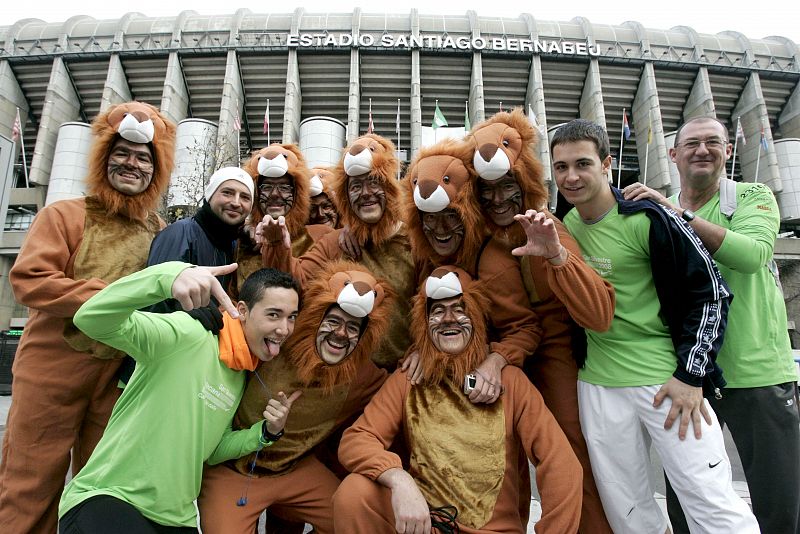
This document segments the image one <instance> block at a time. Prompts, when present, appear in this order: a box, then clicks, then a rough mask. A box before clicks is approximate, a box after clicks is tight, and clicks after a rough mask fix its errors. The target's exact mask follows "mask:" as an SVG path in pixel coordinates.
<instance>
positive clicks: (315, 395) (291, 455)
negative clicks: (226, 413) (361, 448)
mask: <svg viewBox="0 0 800 534" xmlns="http://www.w3.org/2000/svg"><path fill="white" fill-rule="evenodd" d="M394 298H395V294H394V291H393V290H392V289H391V287H390V286H389V285H388V284H387V283H386V282H385V281H383V280H379V279H375V278H374V277H373V276H372V275H371V274H370V273H369V272H368V271H367V270H365V269H364V268H363V267H360V266H358V265H356V264H354V263H349V262H336V263H333V264H331V265H329V266H328V268H327V269H325V271H324V272H322V273H320V276H319V277H318V278H317V279H316V280H314V282H312V283H311V284H310V285H309V286H308V287H307V288H306V290H305V296H304V299H303V308H302V311H301V312H300V315H299V316H298V319H297V323H296V324H295V334H294V335H292V336H291V337H290V338H289V339H288V340H287V342H286V344H285V346H284V347H283V349H282V350H281V354H280V356H279V357H278V358H275V359H274V360H272V361H269V362H265V363H263V364H261V365H260V366H259V368H258V369H256V371H255V374H254V375H252V376H251V377H250V379H249V381H248V384H247V387H246V389H245V393H244V396H243V397H242V401H241V403H240V404H239V409H238V411H237V412H236V417H235V419H234V426H235V427H236V428H249V427H250V426H251V425H253V424H254V423H256V422H258V421H259V420H261V419H263V416H262V415H261V414H262V412H263V410H264V406H265V405H266V403H267V401H268V400H269V398H270V396H274V395H275V394H276V393H277V392H278V391H284V392H286V394H287V395H288V394H290V393H291V392H293V391H296V390H302V391H303V394H302V396H301V397H300V398H299V399H298V401H297V402H296V403H295V404H294V405H293V407H292V411H291V415H290V416H289V419H288V420H287V422H286V427H285V429H284V435H283V437H282V438H281V439H280V440H278V441H277V442H275V443H274V444H273V445H271V446H270V447H269V449H267V450H265V451H263V452H261V453H259V454H251V455H249V456H246V457H243V458H240V459H238V460H235V461H232V462H229V463H228V464H227V465H225V466H218V467H214V468H210V469H207V471H206V474H205V476H204V481H203V489H202V491H201V494H200V498H199V506H200V510H201V517H202V518H203V530H204V532H208V533H209V534H213V533H214V532H222V531H224V532H241V533H242V534H249V533H252V532H254V530H255V526H256V522H257V520H258V516H259V515H260V513H261V511H262V510H264V509H265V508H267V507H275V508H279V509H280V511H281V517H285V518H286V519H292V520H296V521H297V520H299V521H301V522H306V521H307V522H309V523H312V524H313V525H314V527H315V529H316V530H315V531H316V532H321V533H323V534H324V533H325V532H332V509H331V504H330V501H331V496H332V495H333V492H334V491H335V489H336V487H337V486H338V483H339V480H338V478H336V476H335V475H334V473H333V472H332V471H331V470H330V469H329V468H328V467H326V466H324V465H323V464H322V463H321V462H320V461H319V460H318V459H317V458H316V457H315V455H314V454H313V452H314V449H315V448H317V447H318V446H320V445H321V444H323V442H325V441H326V440H327V439H328V438H329V437H330V436H331V435H332V434H334V433H335V432H336V431H337V430H338V429H339V428H340V427H342V426H343V425H345V423H347V422H350V421H352V419H353V418H354V417H355V416H357V415H358V414H359V413H360V412H361V410H362V409H363V408H364V406H365V405H366V403H367V402H368V401H369V399H370V398H371V397H372V395H374V393H375V392H376V391H377V390H378V388H379V387H380V385H381V384H382V383H383V382H384V380H385V379H386V371H384V370H381V369H378V368H377V367H376V366H375V365H374V364H373V363H372V362H371V361H370V355H371V353H372V351H373V350H374V349H375V347H376V346H377V345H378V344H379V343H380V340H381V338H382V337H383V336H384V335H385V333H386V331H387V328H388V327H389V318H390V312H391V309H392V301H393V300H394ZM333 305H338V306H339V307H340V308H341V309H342V310H344V311H347V312H348V313H350V314H351V315H353V316H355V317H364V318H365V319H364V323H363V324H362V327H361V335H360V338H359V340H358V343H357V345H356V346H355V348H354V349H353V352H352V353H351V354H350V355H349V356H347V357H346V358H345V359H344V360H343V361H341V362H339V363H338V364H336V365H329V364H327V363H325V362H323V360H322V359H321V358H320V356H319V354H318V353H317V348H316V333H317V330H318V328H319V326H320V323H321V322H322V319H323V318H324V317H325V314H326V313H327V311H328V310H329V309H330V308H331V306H333ZM253 476H254V477H255V478H250V479H248V477H253ZM245 486H246V487H247V488H248V490H247V495H246V500H247V501H249V502H247V504H246V505H243V506H241V507H238V508H237V507H235V506H234V503H235V502H236V501H237V499H239V498H240V496H241V495H242V491H243V488H244V487H245ZM301 497H302V498H301Z"/></svg>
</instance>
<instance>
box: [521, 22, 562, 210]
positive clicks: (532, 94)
mask: <svg viewBox="0 0 800 534" xmlns="http://www.w3.org/2000/svg"><path fill="white" fill-rule="evenodd" d="M522 18H523V19H524V20H525V23H526V24H527V26H528V33H530V38H531V41H536V40H537V39H538V38H539V29H538V27H537V26H536V19H534V18H533V17H532V16H531V15H530V14H528V13H525V14H523V15H522ZM530 110H533V113H534V114H535V115H536V122H537V124H538V125H539V144H538V145H537V151H538V154H539V159H540V160H541V162H542V167H543V171H544V181H545V182H546V183H549V184H550V197H551V205H552V204H553V203H554V202H555V197H556V189H555V182H554V181H553V174H552V169H551V160H550V144H549V143H548V141H547V135H545V134H546V132H547V109H546V108H545V103H544V83H543V82H542V59H541V57H540V56H539V55H534V56H532V57H531V70H530V73H528V89H527V90H526V92H525V113H530Z"/></svg>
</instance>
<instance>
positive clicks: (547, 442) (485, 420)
mask: <svg viewBox="0 0 800 534" xmlns="http://www.w3.org/2000/svg"><path fill="white" fill-rule="evenodd" d="M459 296H460V297H461V298H462V299H463V305H464V313H465V314H466V315H467V316H468V317H469V319H470V321H471V326H472V329H473V331H472V336H471V339H470V340H469V342H468V343H466V346H465V348H464V349H463V350H462V352H460V353H459V354H449V353H444V352H441V351H440V350H439V349H438V348H436V347H435V346H434V343H433V341H432V340H431V337H430V335H429V327H428V313H429V310H430V305H431V304H430V303H431V302H432V301H435V300H439V299H441V298H456V297H459ZM490 309H491V308H490V301H489V299H488V297H487V295H486V288H485V287H481V284H480V283H479V282H473V280H472V279H471V277H470V276H469V275H468V274H467V273H466V272H465V271H463V270H462V269H459V268H456V267H452V266H444V267H440V268H437V269H435V270H434V271H433V273H432V274H431V276H430V277H428V278H427V279H426V280H425V283H424V284H423V285H422V287H421V288H420V293H419V294H418V295H417V296H416V297H415V298H414V308H413V315H412V332H414V333H415V344H416V346H417V348H418V350H419V352H420V363H421V365H423V366H425V368H426V369H429V375H428V378H427V380H426V381H425V382H424V383H423V384H420V385H416V386H412V385H411V383H410V381H409V379H408V377H407V376H406V374H405V373H404V372H402V371H399V370H398V371H396V372H395V373H394V374H393V375H392V376H390V377H389V379H388V380H387V381H386V383H385V384H384V385H383V387H382V388H381V390H380V391H379V392H378V393H377V394H376V395H375V396H374V397H373V399H372V400H371V401H370V403H369V404H368V405H367V407H366V408H365V409H364V414H363V415H362V416H361V417H360V418H359V419H358V420H357V421H356V422H355V424H354V425H353V426H351V427H350V428H349V429H348V430H347V431H345V433H344V436H343V438H342V442H341V445H340V446H339V459H340V460H341V462H342V464H343V465H344V466H345V467H346V468H348V469H349V470H350V471H351V472H352V473H353V474H351V475H349V476H348V477H347V478H346V479H345V480H344V481H343V482H342V484H341V485H340V486H339V489H338V490H337V492H336V494H335V496H334V512H335V515H334V518H335V520H334V521H335V526H336V530H337V532H349V533H355V534H361V533H370V534H373V533H383V532H385V533H387V534H388V533H393V532H395V519H394V514H393V506H392V503H391V498H392V495H391V490H389V489H388V488H386V487H384V486H382V485H381V484H380V483H376V482H375V481H376V479H378V477H380V476H381V475H382V474H383V473H385V472H386V471H387V470H389V469H403V466H402V464H401V462H400V458H399V457H398V456H397V455H396V454H394V453H393V452H390V451H388V450H387V448H388V445H389V444H391V443H392V442H393V440H395V439H396V438H399V437H400V435H402V437H403V440H404V441H405V443H406V445H407V447H408V450H409V453H410V463H409V467H408V469H407V471H408V473H409V474H410V475H411V477H412V478H413V479H414V482H415V484H416V486H417V487H418V488H419V490H420V492H421V493H422V495H423V497H425V500H426V502H427V504H428V506H429V507H430V508H431V510H433V509H435V508H437V509H440V508H441V507H446V506H453V507H455V508H456V510H457V511H458V515H457V522H458V527H459V529H460V531H461V532H463V533H466V534H476V533H481V534H482V533H487V534H488V533H492V532H519V533H524V532H525V526H526V525H524V524H523V520H522V518H521V516H520V512H519V508H518V502H519V499H520V484H521V483H522V480H521V476H520V470H519V468H518V465H519V459H520V455H521V454H522V453H524V454H525V455H526V456H527V457H528V458H529V459H530V461H531V462H533V463H534V465H535V466H536V478H537V486H538V488H539V492H540V495H541V497H542V516H541V519H540V520H539V522H538V523H537V524H536V532H539V533H559V534H563V533H569V532H575V530H576V529H577V526H578V518H579V516H580V482H579V478H580V470H581V468H580V464H579V463H578V461H577V460H576V459H575V457H574V456H573V454H572V452H571V451H570V450H569V448H568V447H567V440H566V438H565V437H564V435H563V433H562V432H561V430H560V429H559V428H558V425H557V423H556V422H555V420H554V419H553V416H552V415H551V414H550V412H549V411H548V410H547V409H546V408H545V406H544V402H543V401H542V398H541V396H540V395H539V393H538V392H537V391H536V389H535V388H534V387H533V386H532V385H531V384H530V382H529V381H528V379H527V378H526V377H525V376H524V375H523V373H522V371H520V370H519V369H518V368H516V367H513V366H507V367H505V368H504V369H503V384H504V385H505V393H504V394H503V395H502V396H501V397H500V398H499V399H498V400H497V402H495V403H493V404H472V403H471V402H470V401H469V399H468V397H467V396H466V395H465V394H464V393H463V391H462V384H463V382H464V375H463V374H462V373H464V372H465V370H469V369H472V368H474V366H475V365H477V364H478V363H479V362H480V361H481V360H482V359H483V358H485V355H486V353H485V348H484V345H485V343H486V335H485V331H486V329H485V326H486V317H487V315H488V314H489V313H490Z"/></svg>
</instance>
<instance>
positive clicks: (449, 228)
mask: <svg viewBox="0 0 800 534" xmlns="http://www.w3.org/2000/svg"><path fill="white" fill-rule="evenodd" d="M419 214H420V217H422V231H423V233H424V234H425V237H426V238H427V239H428V243H430V245H431V247H433V250H434V251H435V252H436V253H437V254H439V255H440V256H442V257H444V258H447V257H450V256H453V255H455V254H456V253H457V252H458V249H459V248H461V243H462V242H463V241H464V232H465V230H464V223H463V222H462V221H461V217H460V216H459V214H458V212H457V211H456V210H454V209H453V208H447V209H444V210H442V211H438V212H436V213H424V212H419Z"/></svg>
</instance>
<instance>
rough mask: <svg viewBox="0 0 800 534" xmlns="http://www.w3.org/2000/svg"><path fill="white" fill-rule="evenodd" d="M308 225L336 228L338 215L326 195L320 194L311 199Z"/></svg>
mask: <svg viewBox="0 0 800 534" xmlns="http://www.w3.org/2000/svg"><path fill="white" fill-rule="evenodd" d="M308 224H324V225H326V226H330V227H331V228H336V227H337V226H338V224H339V213H338V212H337V211H336V206H334V205H333V202H332V201H331V199H330V198H328V195H326V194H325V193H320V194H319V195H317V196H313V197H311V214H310V215H309V217H308Z"/></svg>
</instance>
